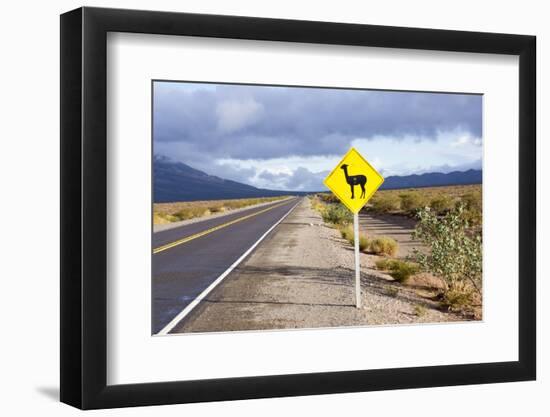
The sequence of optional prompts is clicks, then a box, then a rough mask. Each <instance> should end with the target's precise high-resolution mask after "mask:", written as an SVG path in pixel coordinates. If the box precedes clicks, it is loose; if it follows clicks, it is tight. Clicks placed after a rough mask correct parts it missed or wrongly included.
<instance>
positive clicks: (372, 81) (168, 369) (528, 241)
mask: <svg viewBox="0 0 550 417" xmlns="http://www.w3.org/2000/svg"><path fill="white" fill-rule="evenodd" d="M535 103H536V96H535V37H532V36H525V35H509V34H493V33H474V32H459V31H446V30H432V29H416V28H398V27H384V26H372V25H356V24H341V23H328V22H311V21H292V20H278V19H264V18H251V17H236V16H215V15H198V14H185V13H168V12H151V11H135V10H116V9H100V8H80V9H77V10H74V11H71V12H68V13H66V14H63V15H62V16H61V164H62V166H61V191H62V193H61V209H62V211H61V220H62V222H61V223H62V226H61V267H62V268H61V401H63V402H65V403H67V404H70V405H73V406H76V407H79V408H83V409H90V408H110V407H123V406H138V405H155V404H173V403H186V402H200V401H218V400H232V399H247V398H264V397H277V396H296V395H313V394H324V393H341V392H354V391H355V392H356V391H369V390H386V389H400V388H419V387H434V386H445V385H462V384H480V383H494V382H505V381H523V380H532V379H535V375H536V351H535V345H536V343H535V342H536V331H535V329H536V317H535V299H536V297H535V292H536V288H535V245H536V238H535V232H536V223H535V221H536V207H535V201H536V193H535V171H536V169H535V168H536V165H535V161H536V159H535V154H536V147H535Z"/></svg>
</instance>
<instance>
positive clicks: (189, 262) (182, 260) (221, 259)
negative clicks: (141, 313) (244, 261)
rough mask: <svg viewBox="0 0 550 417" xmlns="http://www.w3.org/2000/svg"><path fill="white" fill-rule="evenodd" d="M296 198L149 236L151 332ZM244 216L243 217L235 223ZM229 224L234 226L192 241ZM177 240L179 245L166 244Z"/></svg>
mask: <svg viewBox="0 0 550 417" xmlns="http://www.w3.org/2000/svg"><path fill="white" fill-rule="evenodd" d="M298 200H299V199H298V198H292V199H289V200H287V201H284V202H282V203H281V202H276V203H273V204H272V205H266V206H262V207H257V208H252V209H250V210H243V211H241V212H238V213H234V214H229V215H227V216H223V217H217V218H214V219H208V220H204V221H202V222H198V223H193V224H189V225H185V226H181V227H178V228H175V229H170V230H165V231H162V232H157V233H154V234H153V263H152V265H153V268H152V269H153V271H152V274H153V281H152V312H153V314H152V315H153V317H152V333H153V334H156V333H158V332H160V331H161V330H162V329H163V328H165V326H166V325H167V324H168V323H170V322H171V321H172V320H173V319H174V318H175V317H176V316H177V315H178V314H180V312H181V311H182V310H183V309H185V308H186V307H187V306H188V305H189V304H190V303H192V302H193V300H194V299H195V298H196V297H197V296H198V295H200V294H201V293H202V292H203V291H204V290H205V289H206V288H207V287H208V286H209V285H210V284H212V283H213V282H214V281H215V280H216V279H217V278H218V277H219V276H220V275H221V274H223V273H224V272H225V271H226V270H227V269H228V268H229V267H230V266H231V265H232V264H233V263H234V262H235V261H237V260H238V259H239V258H240V257H241V256H242V255H243V254H244V253H245V252H246V251H247V250H248V249H249V248H250V247H251V246H252V245H253V244H254V243H256V242H257V240H258V239H259V238H260V237H261V236H262V235H263V234H264V233H265V232H266V231H268V230H269V228H270V227H272V226H273V225H274V224H275V223H277V221H279V220H280V219H281V218H282V217H283V216H284V215H285V214H286V213H287V212H288V211H289V210H290V209H291V208H292V207H293V206H295V205H296V203H297V202H298ZM267 209H269V210H267ZM255 213H258V214H255ZM247 216H249V217H247ZM243 217H247V218H245V219H243V220H240V221H237V220H238V219H240V218H243ZM229 222H234V223H233V224H230V225H228V226H225V227H221V228H219V229H217V230H214V231H212V232H210V233H206V234H204V235H202V236H198V237H195V238H193V236H196V235H197V234H199V233H202V232H205V231H209V230H211V229H212V228H216V227H219V226H221V225H225V224H226V223H229ZM186 239H189V240H186ZM181 240H183V242H182V243H181V244H176V245H174V246H171V244H173V243H174V242H178V241H181Z"/></svg>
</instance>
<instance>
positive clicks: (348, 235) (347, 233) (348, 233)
mask: <svg viewBox="0 0 550 417" xmlns="http://www.w3.org/2000/svg"><path fill="white" fill-rule="evenodd" d="M340 235H341V236H342V238H344V239H346V240H347V241H348V242H349V243H350V245H352V246H355V233H354V232H353V227H352V226H346V227H341V228H340ZM368 247H369V239H368V238H367V237H366V236H359V250H360V251H361V252H364V251H365V250H367V248H368Z"/></svg>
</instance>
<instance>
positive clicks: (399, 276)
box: [390, 262, 419, 283]
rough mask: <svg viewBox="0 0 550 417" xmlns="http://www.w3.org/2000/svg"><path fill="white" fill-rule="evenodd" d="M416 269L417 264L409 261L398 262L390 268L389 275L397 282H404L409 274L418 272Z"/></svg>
mask: <svg viewBox="0 0 550 417" xmlns="http://www.w3.org/2000/svg"><path fill="white" fill-rule="evenodd" d="M418 271H419V267H418V265H415V264H413V263H410V262H400V263H398V264H396V265H395V266H394V267H393V268H392V270H391V272H390V275H391V277H392V278H393V279H394V280H396V281H397V282H400V283H405V282H407V281H408V280H409V278H410V277H411V276H413V275H414V274H416V273H418Z"/></svg>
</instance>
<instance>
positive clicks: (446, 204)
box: [430, 194, 454, 214]
mask: <svg viewBox="0 0 550 417" xmlns="http://www.w3.org/2000/svg"><path fill="white" fill-rule="evenodd" d="M453 205H454V200H453V199H452V197H451V196H449V195H447V194H440V195H438V196H437V197H434V198H432V200H431V201H430V207H431V209H432V210H433V211H435V212H436V213H438V214H445V213H447V212H449V211H450V210H451V209H452V208H453Z"/></svg>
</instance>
